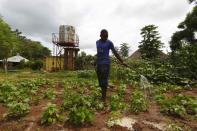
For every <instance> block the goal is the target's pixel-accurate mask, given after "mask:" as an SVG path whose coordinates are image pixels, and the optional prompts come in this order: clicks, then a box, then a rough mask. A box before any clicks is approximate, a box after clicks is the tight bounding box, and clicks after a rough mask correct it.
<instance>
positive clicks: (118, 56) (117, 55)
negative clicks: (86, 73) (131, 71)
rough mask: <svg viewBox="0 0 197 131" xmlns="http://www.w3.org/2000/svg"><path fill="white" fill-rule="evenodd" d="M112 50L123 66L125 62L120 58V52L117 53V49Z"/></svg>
mask: <svg viewBox="0 0 197 131" xmlns="http://www.w3.org/2000/svg"><path fill="white" fill-rule="evenodd" d="M111 50H112V52H113V54H114V55H115V57H116V58H117V59H118V60H119V61H120V62H121V63H122V64H123V63H124V62H123V60H122V58H121V57H120V55H119V54H118V52H117V51H116V49H115V48H111Z"/></svg>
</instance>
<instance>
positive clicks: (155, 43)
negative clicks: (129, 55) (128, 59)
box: [138, 25, 163, 59]
mask: <svg viewBox="0 0 197 131" xmlns="http://www.w3.org/2000/svg"><path fill="white" fill-rule="evenodd" d="M157 28H158V27H157V26H155V25H147V26H145V27H143V28H142V29H141V35H142V38H143V40H142V41H141V42H139V43H140V45H139V46H138V47H139V49H140V52H141V54H142V57H143V58H149V59H153V58H156V57H157V56H158V55H159V52H160V50H159V49H160V48H161V47H162V46H163V43H162V42H161V41H160V36H159V33H158V31H157Z"/></svg>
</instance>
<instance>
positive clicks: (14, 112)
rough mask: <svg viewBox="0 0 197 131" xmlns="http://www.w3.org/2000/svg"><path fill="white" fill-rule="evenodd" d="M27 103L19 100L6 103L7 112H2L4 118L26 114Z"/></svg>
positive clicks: (27, 109)
mask: <svg viewBox="0 0 197 131" xmlns="http://www.w3.org/2000/svg"><path fill="white" fill-rule="evenodd" d="M29 109H30V107H29V104H28V103H21V102H19V103H18V102H16V101H13V102H10V103H9V104H8V113H6V114H4V116H5V117H6V118H18V117H21V116H24V115H26V114H27V113H28V112H29Z"/></svg>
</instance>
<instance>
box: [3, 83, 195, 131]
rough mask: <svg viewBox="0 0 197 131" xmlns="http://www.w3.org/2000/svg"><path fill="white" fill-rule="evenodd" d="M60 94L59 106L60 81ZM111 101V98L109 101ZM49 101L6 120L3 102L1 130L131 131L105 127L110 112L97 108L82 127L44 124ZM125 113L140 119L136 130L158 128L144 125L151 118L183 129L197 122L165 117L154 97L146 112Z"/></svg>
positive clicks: (128, 92)
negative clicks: (44, 114)
mask: <svg viewBox="0 0 197 131" xmlns="http://www.w3.org/2000/svg"><path fill="white" fill-rule="evenodd" d="M55 89H56V92H57V96H56V98H55V99H54V100H52V102H53V103H55V104H57V105H61V103H62V102H63V97H62V96H61V93H60V92H61V90H62V88H61V86H60V84H59V83H58V82H57V84H56V86H55ZM43 90H45V89H43V88H42V90H41V91H39V93H40V94H39V93H38V95H41V93H42V91H43ZM133 90H134V89H133V87H132V86H127V89H126V93H125V98H124V99H125V102H126V103H129V100H130V97H131V93H132V92H133ZM113 91H114V87H111V88H109V89H108V97H107V98H108V99H109V96H110V95H111V93H112V92H113ZM175 93H184V94H190V95H193V96H196V95H197V89H196V88H194V89H190V90H180V91H179V92H175ZM175 93H174V92H167V93H166V95H168V96H172V95H174V94H175ZM108 101H109V100H108ZM48 102H49V100H47V99H42V100H41V101H40V102H39V104H38V105H35V104H31V109H30V112H29V113H28V114H27V115H26V116H25V117H23V118H20V119H13V120H5V119H4V118H3V114H4V113H6V111H7V109H6V107H5V106H3V104H0V131H128V129H127V128H126V127H121V126H118V125H115V126H113V127H112V128H108V127H107V126H106V120H107V117H108V114H109V112H107V111H105V110H104V111H97V112H96V113H95V117H94V120H93V122H92V123H87V124H86V125H83V126H74V125H71V124H70V123H68V122H62V123H56V124H53V125H41V124H40V118H41V115H42V112H43V111H44V108H45V107H46V105H47V103H48ZM124 116H126V117H134V118H137V122H136V123H135V124H134V125H133V128H134V130H135V131H159V129H158V128H156V127H154V126H151V125H148V124H145V123H143V122H142V121H149V122H154V123H161V122H163V123H168V122H169V121H171V120H172V121H175V122H177V123H181V124H182V125H183V128H184V129H185V128H190V129H192V130H193V131H196V130H197V121H196V120H191V119H180V118H176V117H173V116H166V115H164V114H161V113H160V109H159V105H157V103H155V102H154V101H153V100H150V104H149V108H148V110H147V111H145V112H142V113H139V114H133V113H130V112H124Z"/></svg>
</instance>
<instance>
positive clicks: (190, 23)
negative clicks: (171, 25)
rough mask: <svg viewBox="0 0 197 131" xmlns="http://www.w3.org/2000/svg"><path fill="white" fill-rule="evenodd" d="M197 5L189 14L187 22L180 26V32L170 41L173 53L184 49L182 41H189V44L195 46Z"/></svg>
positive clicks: (196, 40)
mask: <svg viewBox="0 0 197 131" xmlns="http://www.w3.org/2000/svg"><path fill="white" fill-rule="evenodd" d="M196 23H197V5H196V6H195V7H194V8H193V10H192V12H190V13H188V14H187V16H186V18H185V20H184V21H183V22H181V23H180V24H179V25H178V28H179V29H180V31H177V32H175V33H174V34H173V35H172V37H171V41H170V48H171V50H172V51H176V50H177V49H180V48H182V41H183V40H185V41H187V43H188V44H191V45H192V44H195V43H196V42H197V39H196V38H195V32H196V31H197V24H196Z"/></svg>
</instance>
